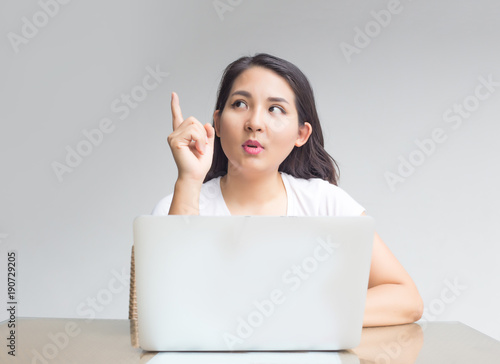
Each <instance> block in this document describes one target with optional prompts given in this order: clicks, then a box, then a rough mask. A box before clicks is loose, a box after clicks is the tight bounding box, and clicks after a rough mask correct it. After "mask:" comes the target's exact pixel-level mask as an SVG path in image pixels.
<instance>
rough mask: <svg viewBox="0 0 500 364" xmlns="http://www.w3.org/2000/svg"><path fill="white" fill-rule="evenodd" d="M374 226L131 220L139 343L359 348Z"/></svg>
mask: <svg viewBox="0 0 500 364" xmlns="http://www.w3.org/2000/svg"><path fill="white" fill-rule="evenodd" d="M374 225H375V222H374V219H373V218H371V217H369V216H355V217H354V216H353V217H326V216H323V217H312V216H307V217H287V216H179V215H176V216H174V215H171V216H149V215H148V216H139V217H137V218H136V219H135V220H134V244H135V248H134V249H135V270H136V273H135V274H136V289H137V310H138V326H139V342H140V346H141V347H142V348H143V349H144V350H153V351H274V350H285V351H297V350H300V351H303V350H306V351H313V350H342V349H350V348H353V347H356V346H358V345H359V343H360V338H361V330H362V323H363V314H364V308H365V300H366V292H367V287H368V277H369V271H370V262H371V252H372V246H373V236H374V231H375V226H374Z"/></svg>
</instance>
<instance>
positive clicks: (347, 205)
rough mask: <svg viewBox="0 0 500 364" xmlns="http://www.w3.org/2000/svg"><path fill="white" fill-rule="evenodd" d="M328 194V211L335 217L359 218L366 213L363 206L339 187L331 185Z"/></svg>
mask: <svg viewBox="0 0 500 364" xmlns="http://www.w3.org/2000/svg"><path fill="white" fill-rule="evenodd" d="M326 193H327V196H328V198H327V200H328V210H329V212H330V213H331V214H332V215H334V216H359V215H361V214H362V213H363V211H365V208H364V207H363V206H361V205H360V204H359V203H358V202H357V201H356V200H355V199H354V198H352V197H351V196H350V195H349V194H348V193H347V192H346V191H344V190H343V189H342V188H340V187H338V186H335V185H333V184H329V185H328V188H327V191H326Z"/></svg>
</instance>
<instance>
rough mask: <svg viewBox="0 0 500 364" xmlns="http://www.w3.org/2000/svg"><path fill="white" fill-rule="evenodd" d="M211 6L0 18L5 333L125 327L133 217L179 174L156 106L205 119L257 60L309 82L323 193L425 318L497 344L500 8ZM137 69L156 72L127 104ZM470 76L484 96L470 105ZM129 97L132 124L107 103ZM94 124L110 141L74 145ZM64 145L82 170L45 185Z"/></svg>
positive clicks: (18, 12)
mask: <svg viewBox="0 0 500 364" xmlns="http://www.w3.org/2000/svg"><path fill="white" fill-rule="evenodd" d="M47 1H48V0H47ZM221 2H222V3H224V4H232V5H228V6H229V7H230V8H231V9H232V10H230V11H229V10H228V11H226V12H225V13H223V14H222V15H221V16H220V17H219V15H218V13H217V11H216V10H215V7H214V4H213V2H212V1H210V0H206V1H194V0H191V1H182V2H181V1H177V2H173V1H170V2H167V1H117V0H115V1H106V2H99V1H85V2H83V1H78V2H77V1H71V2H68V3H67V4H62V0H61V3H57V4H59V5H58V7H56V6H54V4H55V3H54V2H49V3H50V4H52V5H51V7H49V8H48V9H49V10H43V7H42V6H41V5H40V4H45V3H47V2H43V1H42V2H40V3H37V2H36V1H23V2H12V1H1V2H0V29H1V32H0V33H1V34H2V35H3V41H1V42H0V55H1V56H0V75H1V82H0V103H1V108H0V119H1V130H2V131H1V133H0V151H1V153H0V166H1V179H0V181H1V182H0V183H1V189H0V197H1V210H0V240H1V242H0V253H1V255H0V256H1V258H0V274H1V277H0V292H6V286H5V285H6V278H5V275H6V269H7V268H6V260H7V259H6V254H7V251H8V250H12V249H15V250H17V253H18V277H17V279H18V292H19V296H18V300H19V312H18V313H19V315H20V316H25V317H71V318H76V317H86V318H93V317H97V318H126V317H127V306H128V288H127V280H128V277H127V275H128V269H129V263H130V248H131V244H132V221H133V218H134V217H135V216H137V215H140V214H148V213H150V212H151V210H152V208H153V207H154V205H155V204H156V202H157V201H158V200H159V199H160V198H162V197H163V196H165V195H167V194H169V193H171V192H172V189H173V184H174V182H175V179H176V175H177V172H176V167H175V164H174V161H173V159H172V156H171V152H170V149H169V147H168V144H167V142H166V137H167V135H168V134H169V133H170V132H171V128H172V126H171V117H170V105H169V96H170V92H171V91H173V90H175V91H177V92H178V94H179V96H180V100H181V106H182V110H183V113H184V116H185V117H187V116H189V115H194V116H196V117H197V118H198V119H199V120H200V121H202V122H203V123H205V122H208V121H211V120H210V116H211V114H212V112H213V106H214V104H215V93H216V88H217V84H218V82H219V79H220V76H221V73H222V70H223V69H224V67H225V66H226V65H227V64H228V63H229V62H231V61H232V60H234V59H236V58H238V57H240V56H242V55H251V54H254V53H255V52H269V53H272V54H275V55H277V56H280V57H283V58H285V59H288V60H290V61H292V62H294V63H295V64H296V65H298V66H299V67H300V68H301V69H302V70H303V71H304V73H305V74H306V75H307V76H308V77H309V79H310V81H311V83H312V86H313V88H314V90H315V95H316V99H317V106H318V110H319V114H320V117H321V120H322V123H323V128H324V134H325V138H326V147H327V150H328V151H329V152H330V153H331V154H332V155H333V156H334V158H336V160H337V161H338V162H339V164H340V167H341V180H340V186H341V187H342V188H344V189H345V190H346V191H347V192H348V193H350V194H351V195H352V196H353V197H354V198H355V199H357V200H358V201H359V202H360V203H361V204H363V205H364V206H365V207H366V209H367V211H368V213H369V214H370V215H372V216H374V217H375V218H376V220H377V230H378V232H379V233H380V235H381V236H382V238H383V239H384V240H385V242H386V243H387V245H388V246H389V247H390V248H391V250H392V251H393V252H394V253H395V255H396V256H397V257H398V258H399V260H400V261H401V262H402V263H403V265H404V266H405V267H406V269H407V270H408V271H409V273H410V274H411V275H412V277H413V278H414V280H415V281H416V283H417V285H418V287H419V289H420V292H421V294H422V296H423V298H424V301H425V307H426V314H425V317H424V320H458V321H462V322H464V323H465V324H467V325H470V326H472V327H474V328H476V329H477V330H480V331H482V332H484V333H486V334H488V335H490V336H492V337H494V338H496V339H500V318H499V316H498V307H500V290H499V287H500V268H499V266H500V265H499V264H498V262H499V257H500V245H499V240H500V233H499V231H498V228H495V227H494V226H495V224H497V223H498V217H499V214H498V206H497V204H498V201H500V193H499V189H498V186H499V185H500V171H499V168H498V164H499V163H498V162H499V157H498V156H499V155H500V153H499V152H500V147H499V143H498V142H497V138H498V135H499V132H500V126H499V125H500V124H499V120H500V102H499V101H500V90H499V84H498V83H499V82H500V62H499V61H500V48H499V47H498V45H497V43H498V35H499V34H500V22H499V19H500V18H499V17H500V3H498V2H496V1H493V0H491V1H489V0H465V1H460V2H456V1H452V0H441V1H409V0H401V2H400V3H399V5H398V4H397V2H394V1H392V2H387V1H378V0H377V1H370V2H361V1H358V2H354V1H347V0H345V1H237V0H232V1H229V0H221ZM388 8H390V9H392V10H393V13H392V15H391V19H390V20H387V21H386V24H384V25H385V26H382V25H380V21H381V20H379V23H376V22H377V21H376V20H375V18H376V17H377V16H374V15H373V13H372V12H375V13H376V14H382V13H380V12H381V11H382V10H384V9H386V10H387V9H388ZM227 9H228V8H227ZM41 12H43V13H45V14H47V13H48V12H50V13H51V15H45V16H44V15H43V14H41ZM384 14H387V13H386V12H385V13H384ZM381 16H382V15H379V16H378V17H379V19H381V18H380V17H381ZM386 18H388V17H386ZM28 23H31V24H33V23H35V24H38V26H35V27H34V26H33V25H31V26H30V25H29V24H28ZM377 24H379V25H378V26H377ZM358 29H359V31H358ZM361 31H362V32H363V33H366V32H368V33H370V34H371V35H372V36H369V37H368V38H365V39H364V40H363V39H362V36H361V35H359V32H361ZM35 33H36V34H35ZM13 34H14V35H13ZM21 37H24V38H25V40H24V41H22V40H20V39H21ZM356 44H357V45H358V46H359V47H357V50H356V51H355V52H354V53H352V54H351V55H350V56H346V53H345V52H343V51H342V47H344V48H345V49H347V48H348V47H355V46H356ZM349 49H350V50H351V51H353V48H349ZM16 50H17V52H16ZM148 67H150V68H152V69H157V68H158V69H159V70H160V71H161V72H164V73H169V74H168V76H165V75H163V76H161V75H160V76H157V77H158V81H156V87H155V88H154V89H153V86H154V85H153V83H155V82H154V80H153V79H151V80H149V85H151V87H150V88H151V90H149V91H146V92H145V93H144V92H141V85H142V82H143V78H144V77H145V76H146V75H147V74H148V71H147V68H148ZM481 77H483V78H484V80H488V78H490V83H491V80H492V81H493V83H492V84H491V86H490V91H488V90H487V89H486V88H480V89H478V90H479V91H478V92H479V93H478V94H477V95H478V96H479V97H480V98H481V99H478V98H477V96H476V90H477V87H478V85H480V82H481V81H480V78H481ZM483 82H484V81H483ZM131 93H133V94H134V95H135V97H136V99H138V100H140V101H139V102H137V104H136V105H135V106H134V108H132V107H131V106H130V107H129V106H127V107H125V106H124V105H126V104H123V103H122V102H121V101H120V98H121V95H122V94H123V95H127V94H128V95H130V94H131ZM115 100H118V101H115ZM454 104H457V105H459V106H460V105H462V106H460V107H462V108H464V110H465V111H464V112H463V115H466V114H465V112H467V113H469V115H467V116H463V117H458V116H457V115H459V114H456V113H455V111H454V109H453V108H454ZM113 105H114V107H115V108H113ZM117 107H121V109H116V108H117ZM455 107H456V106H455ZM467 110H469V111H467ZM103 119H105V121H101V120H103ZM460 119H461V120H462V122H461V124H458V123H459V121H460ZM106 120H108V121H106ZM450 121H451V122H450ZM101 122H103V123H106V122H107V123H108V125H105V126H106V127H107V129H106V130H108V133H104V134H103V136H102V140H101V141H98V142H96V144H97V145H95V146H93V145H91V144H90V143H88V142H85V140H87V137H86V136H85V134H84V133H83V132H82V130H87V131H90V130H92V129H95V128H98V127H99V124H100V123H101ZM432 136H434V137H436V136H437V137H436V139H437V140H438V141H439V142H434V144H435V147H434V149H432V148H431V147H429V146H428V150H427V154H424V152H422V151H420V152H419V150H420V149H419V147H418V144H417V143H416V142H415V140H417V139H418V140H419V141H420V142H423V141H424V140H425V139H429V138H431V137H432ZM425 143H427V145H429V142H428V141H427V142H425ZM78 146H79V147H80V149H81V150H82V151H83V152H85V153H87V154H88V155H86V156H84V157H82V158H81V160H80V161H78V160H76V159H74V158H75V157H73V160H72V161H73V166H74V167H71V168H70V167H67V169H66V172H65V173H63V174H62V175H61V178H60V179H58V177H57V175H56V173H55V172H54V169H53V164H54V162H57V163H61V165H62V164H66V161H65V159H66V158H67V154H68V149H67V147H69V148H70V149H76V148H77V147H78ZM89 146H90V148H89ZM85 147H87V149H85ZM402 160H405V161H408V160H411V161H412V162H411V163H413V164H414V165H416V166H415V167H413V170H412V169H409V167H408V165H407V166H406V167H402V166H401V164H403V163H404V162H402ZM70 161H71V159H70ZM408 163H409V162H408ZM398 168H399V169H400V171H399V172H398ZM69 170H71V172H70V171H69ZM400 172H401V173H400ZM388 173H394V175H392V177H393V178H394V176H396V175H399V177H398V178H399V182H397V183H396V184H394V185H393V186H392V187H393V188H391V185H390V183H388V181H387V177H386V176H387V174H388ZM2 277H3V278H2ZM450 286H453V289H450V288H449V287H450ZM1 299H2V301H3V300H5V301H6V298H4V294H3V293H2V298H1ZM6 317H7V313H6V312H5V311H4V310H2V311H0V320H1V319H5V318H6Z"/></svg>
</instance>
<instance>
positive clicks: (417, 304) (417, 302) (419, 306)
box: [408, 289, 424, 323]
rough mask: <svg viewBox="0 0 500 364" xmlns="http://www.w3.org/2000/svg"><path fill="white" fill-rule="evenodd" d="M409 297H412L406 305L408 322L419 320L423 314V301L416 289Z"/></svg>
mask: <svg viewBox="0 0 500 364" xmlns="http://www.w3.org/2000/svg"><path fill="white" fill-rule="evenodd" d="M415 290H416V289H415ZM411 297H412V298H411V301H410V302H409V303H410V304H409V307H408V323H410V322H415V321H418V320H420V319H421V318H422V315H423V314H424V301H423V300H422V297H421V296H420V294H419V293H418V291H416V292H415V293H414V294H413V295H412V296H411Z"/></svg>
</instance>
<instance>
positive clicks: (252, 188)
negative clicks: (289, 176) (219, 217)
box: [220, 168, 285, 207]
mask: <svg viewBox="0 0 500 364" xmlns="http://www.w3.org/2000/svg"><path fill="white" fill-rule="evenodd" d="M220 185H221V191H222V194H223V197H224V200H225V201H226V203H230V204H234V205H238V206H240V207H246V206H259V205H264V204H267V203H269V201H272V200H273V199H275V198H276V197H277V196H279V195H280V192H283V191H284V190H285V186H284V184H283V180H282V179H281V175H280V173H279V172H278V171H272V172H269V173H266V172H262V173H258V174H252V175H251V176H249V175H247V174H244V173H233V172H232V171H231V168H229V170H228V173H227V174H226V175H225V176H224V177H222V178H221V181H220Z"/></svg>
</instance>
